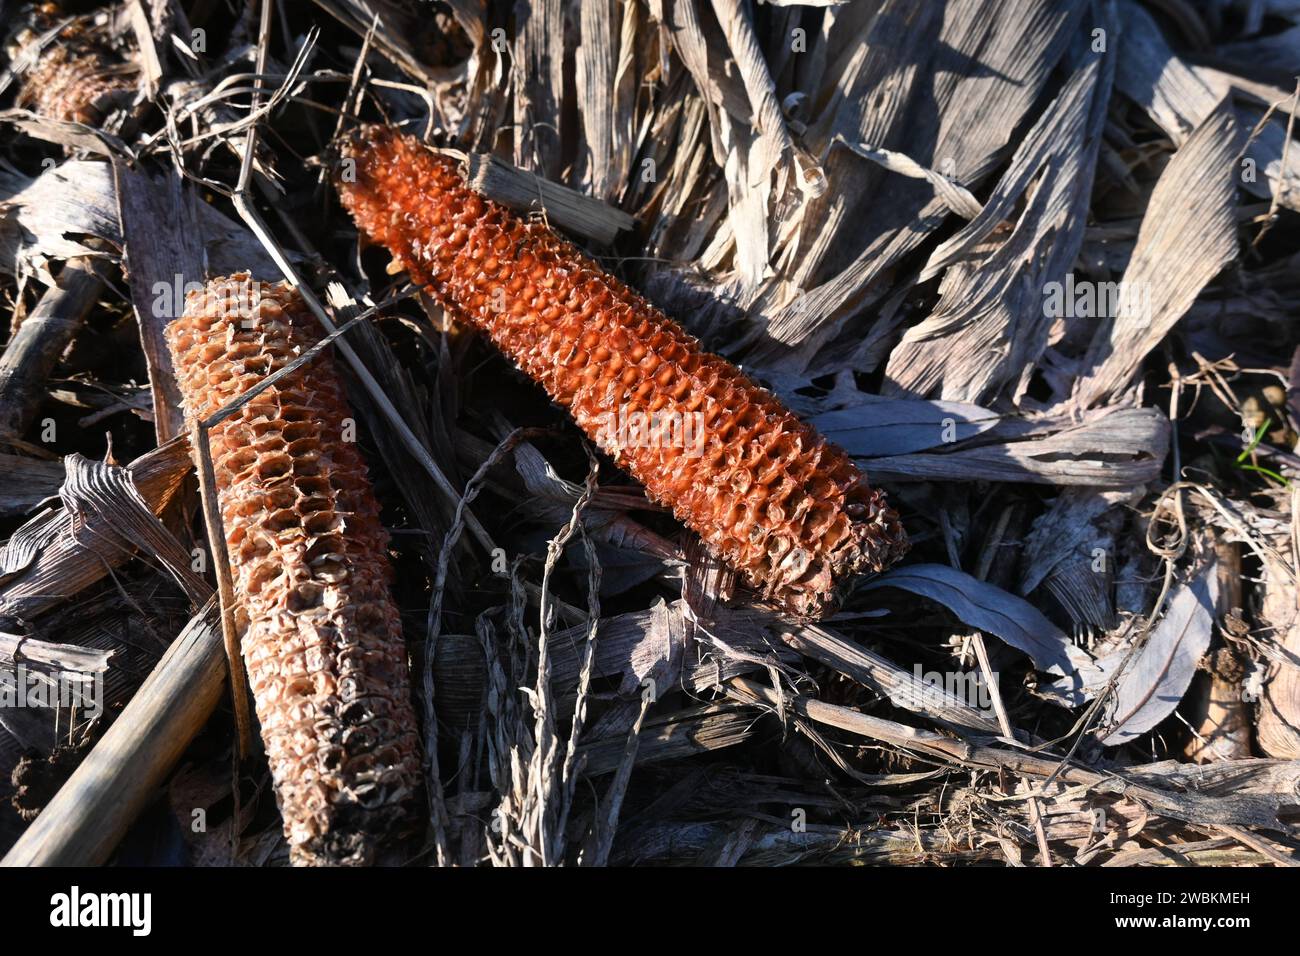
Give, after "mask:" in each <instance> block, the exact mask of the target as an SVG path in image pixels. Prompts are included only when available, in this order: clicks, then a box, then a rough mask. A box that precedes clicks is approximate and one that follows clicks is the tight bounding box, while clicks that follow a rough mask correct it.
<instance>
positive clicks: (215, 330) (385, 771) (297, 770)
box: [167, 274, 420, 865]
mask: <svg viewBox="0 0 1300 956" xmlns="http://www.w3.org/2000/svg"><path fill="white" fill-rule="evenodd" d="M318 338H319V336H318V334H317V333H316V323H315V320H314V318H313V317H312V316H311V315H310V314H309V313H308V312H307V310H306V307H305V305H304V303H303V302H302V299H301V297H300V296H298V295H297V294H296V293H294V292H292V291H291V290H290V289H289V288H288V287H287V286H284V285H277V286H271V285H264V284H262V283H257V282H252V281H251V280H250V278H249V276H248V275H246V274H245V275H235V276H232V277H230V278H229V279H223V280H214V281H213V282H210V283H209V284H208V285H207V287H206V288H205V289H203V290H202V291H199V292H193V293H191V294H190V295H189V296H187V298H186V303H185V311H184V314H183V315H182V317H181V318H179V319H177V320H176V321H175V322H173V323H172V324H171V325H170V326H169V327H168V328H167V341H168V345H169V347H170V349H171V354H172V361H173V363H174V365H175V368H176V374H177V379H178V381H179V383H180V387H181V393H182V395H183V398H184V406H185V413H186V417H187V419H188V420H189V421H190V422H191V423H193V422H194V421H196V420H202V419H205V418H207V417H208V416H210V415H212V414H213V413H214V412H216V411H217V410H218V409H220V408H221V407H222V406H223V405H225V404H226V403H227V402H229V401H230V400H231V399H234V398H237V397H238V396H240V395H241V394H243V393H244V392H246V391H247V390H248V389H250V388H251V387H252V386H254V385H256V384H258V383H259V382H260V381H261V380H262V379H263V378H265V377H266V376H267V375H270V374H271V373H272V372H275V371H278V370H279V369H280V368H282V367H284V366H285V365H286V364H288V363H289V362H291V361H293V359H295V358H296V357H297V356H299V355H301V354H302V352H304V351H305V350H306V349H308V348H309V347H310V346H311V345H313V344H314V343H315V342H316V341H318ZM348 415H349V412H348V407H347V403H346V400H345V397H344V393H343V389H342V386H341V385H340V382H339V379H338V377H337V375H336V373H335V370H334V366H333V361H332V359H331V357H330V355H329V354H328V353H323V354H322V355H321V356H319V357H318V358H317V359H316V360H314V361H313V362H312V363H310V364H308V365H307V366H304V367H303V368H302V369H299V370H298V371H296V372H294V373H293V374H292V375H289V376H287V377H285V378H284V379H282V380H281V381H279V382H278V383H277V384H275V385H273V386H271V387H270V388H269V389H267V390H266V391H264V392H262V393H261V394H260V395H258V396H257V397H256V398H254V399H253V400H252V401H251V402H249V403H248V404H247V405H245V406H244V407H243V408H241V409H240V410H239V411H238V412H236V413H235V414H234V415H233V416H232V417H231V418H229V419H227V420H225V421H224V422H222V423H221V424H219V425H217V426H216V427H214V428H213V429H211V431H210V433H209V435H210V441H211V449H212V458H213V466H214V470H215V474H216V482H217V489H218V498H219V501H220V507H221V514H222V521H223V525H224V528H225V535H226V543H227V547H228V549H229V554H230V562H231V574H232V578H233V581H234V587H235V592H236V597H237V600H238V607H237V611H236V618H237V623H238V626H239V627H240V629H241V632H242V634H243V638H242V650H243V656H244V662H245V664H246V666H247V669H248V675H249V682H250V685H251V689H252V693H253V697H254V700H255V704H256V710H257V716H258V719H259V721H260V722H261V730H262V740H263V742H264V743H265V746H266V754H267V759H268V761H269V763H270V768H271V775H272V779H273V781H274V784H275V791H276V798H277V800H278V802H279V805H280V811H281V814H282V815H283V817H284V828H285V835H286V837H287V838H288V841H289V846H290V851H291V856H292V859H293V862H294V863H295V864H299V865H304V864H305V865H331V864H365V863H370V862H373V859H374V856H375V853H376V850H377V848H378V846H379V845H380V844H381V843H382V842H383V841H384V840H385V839H386V838H388V837H390V836H391V835H394V833H395V831H398V830H400V829H401V828H402V826H403V823H404V819H405V816H406V813H405V810H406V807H405V804H406V803H407V801H408V798H410V797H411V796H412V794H413V793H414V792H415V790H416V788H417V787H418V785H419V779H420V758H419V745H418V739H417V735H416V722H415V714H414V711H413V709H412V706H411V702H410V691H409V677H408V673H407V660H406V647H405V644H404V642H403V640H402V628H401V622H400V620H399V618H398V613H397V608H396V607H395V606H394V604H393V601H392V599H391V597H390V594H389V579H390V575H391V572H390V568H389V564H388V559H387V556H386V549H387V545H388V536H387V533H386V532H385V530H384V528H383V526H382V525H381V524H380V521H379V506H378V504H377V503H376V501H375V498H374V495H373V493H372V491H371V488H370V483H369V481H368V479H367V477H366V466H365V462H364V461H363V460H362V458H361V455H360V453H359V452H358V451H357V448H356V445H355V444H354V443H351V442H347V441H344V440H343V427H344V419H345V418H347V417H348Z"/></svg>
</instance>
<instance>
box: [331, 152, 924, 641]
mask: <svg viewBox="0 0 1300 956" xmlns="http://www.w3.org/2000/svg"><path fill="white" fill-rule="evenodd" d="M343 156H344V159H345V163H344V164H343V165H344V167H345V168H346V169H347V170H348V173H349V174H348V175H346V176H344V175H340V176H339V177H337V181H336V185H337V188H338V190H339V194H340V197H341V199H342V202H343V205H344V206H345V207H346V208H347V209H348V211H349V212H350V213H351V214H352V216H353V218H354V219H355V220H356V223H357V226H358V228H359V229H360V231H361V232H362V234H363V235H364V236H365V237H366V238H367V239H369V240H370V241H372V242H374V243H376V244H378V245H381V246H383V247H385V248H387V249H388V250H389V252H391V253H392V255H393V258H394V263H393V264H394V267H396V268H398V269H405V270H406V271H407V272H408V273H409V275H410V276H411V278H412V280H413V281H415V282H416V283H417V284H420V285H422V286H424V287H425V288H426V289H427V290H428V291H429V292H430V293H431V294H432V295H433V296H434V297H435V298H437V299H438V300H439V301H440V302H441V303H442V304H443V305H444V306H446V307H447V308H448V310H449V312H450V313H451V314H452V315H453V316H456V317H458V318H462V319H466V320H468V321H469V322H470V323H471V324H473V325H474V326H476V327H478V328H479V329H481V330H482V331H484V332H485V333H487V335H488V336H489V337H490V338H491V340H492V342H493V343H495V344H496V346H497V347H498V348H499V349H500V350H501V351H502V352H503V353H505V355H506V356H507V357H509V358H510V359H511V360H512V361H513V362H514V363H515V364H516V366H517V367H518V368H520V369H521V370H522V371H523V372H524V373H525V374H527V375H528V376H529V377H530V378H532V379H533V380H534V381H536V382H538V383H540V384H541V385H542V386H543V387H544V388H545V389H546V391H547V393H548V394H549V395H550V397H551V398H552V399H553V400H554V401H555V402H556V403H558V404H559V405H561V406H563V407H564V408H566V409H568V411H569V413H570V414H571V415H572V417H573V419H574V420H575V421H576V422H577V424H578V425H579V427H581V428H582V429H583V430H584V431H585V432H586V434H587V435H588V436H590V437H591V438H592V439H593V440H595V441H596V443H597V444H598V445H599V446H600V447H601V448H602V449H603V450H604V451H605V452H607V453H608V454H609V455H611V456H612V457H613V458H614V460H615V462H616V463H617V464H618V465H619V466H620V467H622V468H624V469H626V470H627V471H629V472H630V473H631V474H632V475H633V476H634V477H635V478H637V480H639V481H640V482H641V483H642V484H643V485H644V486H645V489H646V492H647V493H648V495H649V496H650V497H651V499H652V500H655V501H657V502H660V503H662V504H665V505H667V506H668V507H669V508H671V509H672V512H673V514H674V515H675V516H676V517H677V519H678V520H680V521H681V522H682V523H684V524H685V525H686V526H687V527H689V528H691V529H692V530H693V531H695V532H696V533H697V534H699V535H700V537H701V538H702V539H703V540H704V542H705V543H706V544H707V545H708V547H709V548H710V549H711V550H712V551H713V552H714V553H715V554H717V555H718V556H720V557H721V558H722V559H723V560H724V561H726V562H727V563H728V564H730V565H731V566H732V567H733V568H734V569H736V570H737V571H739V572H740V573H741V574H742V575H743V577H744V578H745V579H746V580H747V581H748V583H749V584H750V585H751V586H752V587H754V588H756V589H757V590H758V591H760V592H761V593H762V594H763V596H764V597H765V598H767V599H769V600H772V601H774V602H776V603H778V604H779V605H781V606H783V607H784V608H785V609H786V610H787V611H788V612H790V613H792V614H794V615H796V616H798V617H801V618H820V617H824V616H826V615H827V614H829V613H831V612H832V611H833V610H834V608H835V607H836V605H837V603H838V599H839V597H840V594H841V592H842V590H843V586H844V585H845V584H846V583H847V582H849V581H851V580H852V579H853V578H854V577H856V576H857V575H859V574H862V573H865V572H868V571H880V570H882V569H883V568H885V567H886V566H887V565H889V564H890V563H892V562H893V561H894V560H896V559H897V558H899V557H900V556H901V555H902V554H903V552H904V551H905V550H906V547H907V545H906V537H905V535H904V533H903V529H902V526H901V523H900V522H899V520H898V516H897V514H896V513H895V512H894V511H893V510H892V509H891V508H890V507H889V506H888V505H887V504H886V503H885V500H884V496H883V495H882V494H881V492H880V491H879V490H876V489H873V488H871V487H870V486H869V485H868V484H867V481H866V478H865V476H864V475H863V474H862V473H861V472H860V471H859V470H858V469H857V467H856V466H855V465H854V463H853V461H852V460H851V459H850V458H849V457H848V455H846V454H845V453H844V452H843V451H842V450H841V449H839V448H837V447H835V446H834V445H831V444H830V443H828V442H827V441H826V440H825V439H824V438H822V437H821V436H820V435H819V434H818V433H817V432H816V430H815V429H813V428H812V427H811V426H810V425H807V424H805V423H804V422H801V421H800V420H799V419H798V418H797V417H796V416H795V415H794V414H793V413H792V412H791V411H790V410H789V409H787V408H786V407H785V406H784V405H782V404H781V402H780V401H778V400H777V399H776V398H775V397H774V396H773V395H772V394H771V393H770V392H768V391H767V390H765V389H763V388H761V387H759V386H758V385H756V384H755V383H754V382H752V381H751V380H750V379H749V378H747V377H746V376H745V375H744V374H743V373H741V372H740V370H739V369H737V368H736V367H735V366H734V365H732V364H731V363H730V362H728V361H727V360H725V359H723V358H721V357H720V356H717V355H713V354H710V353H708V352H705V351H704V350H703V349H702V348H701V347H700V344H699V342H698V341H696V340H695V339H694V338H693V337H692V336H690V335H689V334H688V333H687V332H686V331H685V330H683V329H682V328H681V327H680V326H679V325H677V324H676V323H675V322H673V321H672V320H670V319H669V318H668V317H667V316H665V315H664V314H663V313H662V312H661V311H659V310H658V309H656V308H655V307H654V306H652V305H650V304H649V303H648V302H647V301H646V300H645V299H643V298H642V297H641V296H639V295H637V294H636V293H635V292H633V291H632V290H631V289H629V288H628V287H627V286H626V285H624V284H623V283H622V282H620V281H619V280H617V279H615V278H614V277H612V276H610V275H608V274H607V273H605V272H604V270H602V269H601V268H600V266H598V265H597V264H596V263H595V262H593V261H592V260H591V259H589V258H587V257H586V256H584V255H582V254H581V253H580V252H579V251H578V250H577V249H576V248H575V247H574V246H572V245H571V244H570V243H568V242H566V241H564V240H563V239H561V238H559V237H558V236H557V235H556V234H555V233H553V232H552V231H551V230H550V229H549V228H548V227H546V226H545V225H544V224H542V223H534V222H527V221H524V220H522V219H520V218H519V217H517V216H515V215H514V214H513V213H511V212H510V211H509V210H507V209H505V208H504V207H502V206H500V205H498V204H496V203H494V202H491V201H490V200H488V199H486V198H484V197H482V196H480V195H478V194H477V193H475V192H474V191H473V190H472V189H470V188H469V187H468V186H467V185H466V183H465V181H464V179H463V178H462V176H461V175H460V173H459V171H458V168H457V164H456V163H455V162H454V161H453V160H451V159H449V158H447V157H445V156H442V155H441V154H439V153H436V152H434V151H433V150H431V149H429V148H428V147H427V146H425V145H424V144H423V143H421V142H420V141H419V140H417V139H415V138H414V137H411V136H405V135H403V134H401V133H399V132H397V131H396V130H393V129H391V128H389V127H383V126H368V127H364V128H363V129H361V130H360V131H359V132H358V133H357V134H355V135H354V136H353V137H352V138H351V139H350V140H349V141H348V142H347V143H346V144H345V146H344V152H343ZM347 160H351V162H350V163H349V162H346V161H347ZM637 416H640V420H642V421H645V420H650V421H660V422H663V421H668V422H689V421H698V422H700V426H701V427H700V428H699V436H698V442H699V443H698V446H697V447H694V448H692V447H686V446H684V443H682V442H664V441H627V440H625V436H626V433H625V431H624V430H622V429H619V428H611V427H609V426H610V422H611V420H617V421H628V420H634V419H636V418H637Z"/></svg>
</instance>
